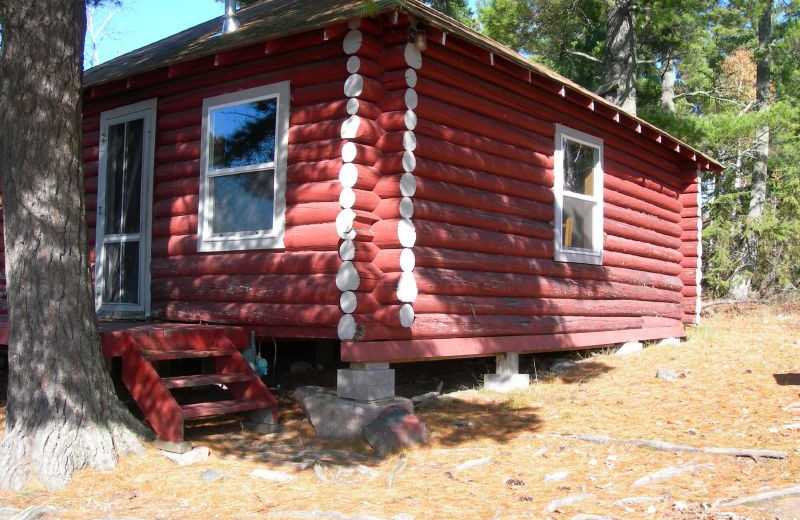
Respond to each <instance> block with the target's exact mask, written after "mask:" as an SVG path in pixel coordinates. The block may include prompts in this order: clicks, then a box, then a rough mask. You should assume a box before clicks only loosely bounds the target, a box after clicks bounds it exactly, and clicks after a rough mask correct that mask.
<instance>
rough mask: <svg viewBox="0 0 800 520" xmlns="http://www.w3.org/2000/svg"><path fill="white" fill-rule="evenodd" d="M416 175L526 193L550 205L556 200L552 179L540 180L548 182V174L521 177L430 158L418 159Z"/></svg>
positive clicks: (529, 197)
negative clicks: (547, 183)
mask: <svg viewBox="0 0 800 520" xmlns="http://www.w3.org/2000/svg"><path fill="white" fill-rule="evenodd" d="M414 175H416V176H420V177H426V178H429V179H433V180H438V181H444V182H450V183H453V184H458V185H460V186H466V187H468V188H476V189H478V190H484V191H488V192H490V193H501V194H504V195H513V196H515V197H522V198H524V199H529V200H535V201H538V202H543V203H545V204H548V205H550V204H552V203H553V192H552V191H551V188H552V187H553V185H552V183H551V184H549V185H544V184H540V181H542V182H546V181H547V179H546V178H541V179H528V180H527V181H521V180H516V179H511V178H508V177H501V176H493V175H487V174H486V173H484V172H481V171H478V170H471V169H467V168H460V167H458V166H452V165H449V164H446V163H441V162H435V161H431V160H428V159H417V166H416V168H415V169H414ZM551 180H552V179H551Z"/></svg>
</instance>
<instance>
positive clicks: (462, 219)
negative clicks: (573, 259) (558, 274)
mask: <svg viewBox="0 0 800 520" xmlns="http://www.w3.org/2000/svg"><path fill="white" fill-rule="evenodd" d="M398 202H399V200H398V199H384V200H383V201H382V203H381V204H382V205H383V206H384V208H387V207H389V208H391V209H389V210H388V211H386V210H385V211H384V214H382V215H380V216H381V217H382V218H399V217H400V215H399V212H398V211H397V206H398ZM379 214H380V213H379ZM417 219H422V220H428V221H431V222H442V223H445V224H460V225H464V226H470V227H474V228H477V229H485V230H487V231H502V232H506V233H511V234H515V235H521V236H527V237H534V238H542V239H544V240H552V239H553V227H552V226H551V225H549V224H547V223H544V222H540V221H536V220H529V219H525V218H521V217H514V216H509V215H497V214H496V213H492V212H488V211H481V210H477V209H473V208H467V207H464V206H458V205H454V204H445V203H441V202H431V201H427V200H424V199H419V198H416V199H414V220H417Z"/></svg>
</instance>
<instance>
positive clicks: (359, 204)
mask: <svg viewBox="0 0 800 520" xmlns="http://www.w3.org/2000/svg"><path fill="white" fill-rule="evenodd" d="M341 191H342V185H341V183H340V182H339V181H338V180H331V181H322V182H303V183H299V184H289V185H287V186H286V204H287V205H289V206H291V205H294V204H302V203H307V202H333V201H338V200H339V193H340V192H341ZM355 194H356V202H355V206H354V209H363V210H366V211H372V210H374V209H375V207H376V206H377V205H378V203H379V202H380V197H378V195H376V194H375V193H373V192H372V191H366V190H360V189H356V190H355Z"/></svg>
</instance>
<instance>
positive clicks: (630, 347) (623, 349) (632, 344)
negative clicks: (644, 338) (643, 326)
mask: <svg viewBox="0 0 800 520" xmlns="http://www.w3.org/2000/svg"><path fill="white" fill-rule="evenodd" d="M643 348H644V345H642V343H641V342H639V341H629V342H627V343H623V344H622V345H621V346H620V347H619V349H617V351H616V352H615V354H616V355H617V356H627V355H629V354H636V353H637V352H641V351H642V349H643Z"/></svg>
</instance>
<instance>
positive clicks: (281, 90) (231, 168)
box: [197, 81, 289, 251]
mask: <svg viewBox="0 0 800 520" xmlns="http://www.w3.org/2000/svg"><path fill="white" fill-rule="evenodd" d="M288 132H289V82H288V81H287V82H283V83H276V84H274V85H267V86H264V87H257V88H252V89H248V90H243V91H241V92H234V93H231V94H225V95H222V96H217V97H213V98H209V99H206V100H205V101H204V102H203V133H202V139H201V141H202V142H201V149H202V152H201V158H200V171H201V183H200V207H199V223H198V230H197V234H198V247H197V248H198V250H199V251H233V250H241V249H272V248H282V247H283V235H284V231H285V222H284V212H285V208H286V195H285V188H286V160H287V144H288V143H287V141H288Z"/></svg>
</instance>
